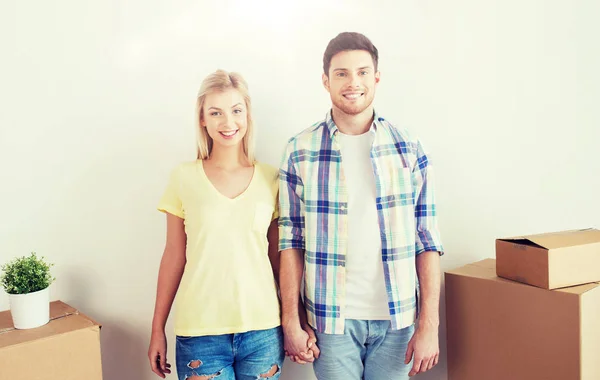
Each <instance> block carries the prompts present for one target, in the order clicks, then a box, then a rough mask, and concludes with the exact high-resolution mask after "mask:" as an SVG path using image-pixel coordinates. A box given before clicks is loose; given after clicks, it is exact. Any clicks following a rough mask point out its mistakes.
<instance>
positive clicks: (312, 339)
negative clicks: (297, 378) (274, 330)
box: [286, 323, 321, 364]
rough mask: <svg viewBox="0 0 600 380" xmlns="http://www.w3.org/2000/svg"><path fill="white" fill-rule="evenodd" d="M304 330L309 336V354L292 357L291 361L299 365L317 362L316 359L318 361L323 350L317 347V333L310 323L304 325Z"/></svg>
mask: <svg viewBox="0 0 600 380" xmlns="http://www.w3.org/2000/svg"><path fill="white" fill-rule="evenodd" d="M302 329H303V330H304V331H305V332H306V333H307V334H308V341H307V347H308V352H307V353H306V354H305V353H300V354H299V355H298V356H291V357H290V359H291V360H292V361H293V362H294V363H298V364H306V363H312V362H314V361H315V359H318V358H319V355H320V354H321V350H320V349H319V347H318V346H317V336H316V335H315V331H314V330H313V329H312V327H310V325H309V324H308V323H306V324H304V326H303V327H302ZM286 355H287V352H286Z"/></svg>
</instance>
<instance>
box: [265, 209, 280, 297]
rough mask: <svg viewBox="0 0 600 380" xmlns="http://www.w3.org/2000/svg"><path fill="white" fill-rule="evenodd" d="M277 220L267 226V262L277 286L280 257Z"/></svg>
mask: <svg viewBox="0 0 600 380" xmlns="http://www.w3.org/2000/svg"><path fill="white" fill-rule="evenodd" d="M277 224H278V219H274V220H273V221H272V222H271V224H270V225H269V230H268V231H267V241H268V242H269V261H271V268H272V269H273V277H274V278H275V283H276V284H277V285H278V286H279V272H280V263H281V261H280V260H281V258H280V257H281V255H280V254H279V248H278V245H279V228H278V226H277Z"/></svg>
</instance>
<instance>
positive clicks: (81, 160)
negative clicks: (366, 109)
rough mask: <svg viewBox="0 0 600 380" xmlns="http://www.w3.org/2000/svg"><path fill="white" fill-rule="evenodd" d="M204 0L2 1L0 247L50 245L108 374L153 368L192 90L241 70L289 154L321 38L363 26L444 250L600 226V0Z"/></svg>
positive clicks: (307, 120) (463, 252)
mask: <svg viewBox="0 0 600 380" xmlns="http://www.w3.org/2000/svg"><path fill="white" fill-rule="evenodd" d="M200 3H201V2H198V1H185V2H184V1H180V2H163V1H148V0H130V1H117V0H112V1H94V2H91V1H87V2H85V1H75V0H63V1H60V2H48V1H42V0H28V1H22V0H20V1H16V0H12V1H11V0H9V1H4V2H2V3H1V5H0V46H1V50H0V54H1V57H0V58H1V59H0V104H1V108H0V180H1V185H0V199H2V201H3V202H2V203H3V204H2V211H3V217H2V219H1V220H2V221H1V222H0V223H1V229H0V255H1V260H0V262H5V261H6V260H8V259H10V258H12V257H15V256H21V255H24V254H27V253H28V252H30V251H33V250H35V251H37V252H38V253H39V254H42V255H45V256H46V257H47V258H49V259H50V260H51V261H53V262H55V263H56V266H55V271H54V273H55V275H56V277H57V278H58V280H57V282H56V283H55V285H53V287H52V298H53V299H62V300H63V301H65V302H67V303H70V304H72V305H74V306H76V307H78V308H80V309H81V310H82V311H84V312H85V313H88V314H90V315H91V316H93V317H94V318H96V319H97V320H98V321H100V322H102V323H103V325H104V327H103V330H102V346H103V361H104V371H105V378H106V379H108V380H113V379H114V380H119V379H145V380H149V379H153V378H154V376H153V375H152V373H151V372H150V370H149V368H148V364H147V359H146V350H147V344H148V338H149V332H150V321H151V317H152V310H153V302H154V293H155V284H156V275H157V270H158V265H159V259H160V256H161V253H162V248H163V243H164V235H165V232H164V230H165V221H164V216H163V215H162V214H160V213H158V212H157V211H155V206H156V203H157V201H158V198H159V196H160V194H161V192H162V190H163V188H164V186H165V183H166V180H167V175H168V172H169V170H170V169H171V168H172V167H173V166H174V165H176V164H177V163H178V162H180V161H182V160H188V159H192V158H194V153H195V151H194V132H193V116H194V101H195V95H196V92H197V90H198V87H199V84H200V81H201V79H202V78H203V77H204V76H205V75H206V74H208V73H209V72H212V71H214V70H215V69H217V68H224V69H227V70H236V71H239V72H241V73H242V74H243V75H244V76H245V77H246V78H247V80H248V82H249V83H250V89H251V92H252V95H253V101H254V112H255V116H256V121H257V125H258V128H259V133H258V134H259V136H258V156H259V159H262V160H264V161H266V162H268V163H271V164H274V165H277V164H278V163H279V159H280V155H281V153H282V148H283V145H284V143H285V141H286V140H287V139H288V138H289V137H290V136H292V135H293V134H295V133H296V132H298V131H300V130H301V129H303V128H305V127H307V126H309V125H310V124H311V123H313V122H314V121H317V120H318V119H320V118H321V117H323V116H324V114H325V112H326V111H327V109H328V106H329V101H328V97H327V94H326V92H325V90H324V89H323V88H322V86H321V84H320V74H321V59H322V54H323V51H324V49H325V46H326V44H327V42H328V41H329V39H331V38H332V37H334V36H335V35H336V34H337V33H338V32H341V31H345V30H352V31H360V32H363V33H365V34H366V35H367V36H369V37H370V38H371V39H372V40H373V42H374V43H375V44H376V46H377V47H378V48H379V50H380V53H381V59H380V69H381V71H382V82H381V85H380V87H379V90H378V94H377V97H376V107H377V109H378V112H379V113H381V114H382V115H385V116H386V117H387V118H389V119H391V120H393V121H394V122H396V123H397V124H399V125H405V126H408V127H409V128H410V129H412V130H413V131H414V132H416V133H417V134H418V135H420V136H421V138H422V139H423V141H424V142H425V144H426V145H427V146H428V147H429V149H430V150H431V152H432V153H433V156H434V159H435V162H436V164H437V173H438V183H437V194H438V200H439V212H440V224H441V229H442V233H443V237H444V241H445V245H446V249H447V254H446V256H445V257H444V258H443V269H450V268H453V267H456V266H459V265H463V264H466V263H468V262H471V261H474V260H479V259H482V258H485V257H493V255H494V251H493V243H494V238H496V237H500V236H509V235H515V234H525V233H534V232H542V231H551V230H560V229H570V228H579V227H588V226H596V227H600V226H599V223H598V221H599V217H598V215H599V214H600V201H598V194H599V193H600V180H599V175H598V174H599V173H600V153H599V151H600V149H599V147H598V141H600V132H599V126H600V110H598V108H597V107H594V106H597V103H598V100H599V99H600V75H599V74H598V70H597V68H598V67H600V54H599V52H598V46H599V45H598V43H597V36H598V35H599V34H600V27H599V26H597V24H596V23H595V21H596V18H597V17H596V16H597V15H598V14H600V6H599V2H597V1H594V0H588V1H584V0H578V1H558V0H555V1H549V0H544V1H542V0H537V1H536V0H519V1H517V0H509V1H506V0H504V1H494V2H490V1H485V2H483V1H469V0H458V1H452V2H450V1H442V0H435V1H434V0H429V1H427V0H425V1H424V0H420V1H416V0H414V1H401V2H400V1H374V2H371V3H370V5H367V4H368V2H366V1H363V2H360V3H354V2H348V1H342V0H333V1H331V0H330V1H324V0H321V1H319V0H304V1H294V2H290V1H288V2H276V1H270V0H254V1H244V0H232V1H229V2H227V3H224V2H217V1H213V2H212V4H207V3H208V2H202V3H206V4H200ZM216 4H219V5H216ZM210 35H212V37H211V36H210ZM7 307H8V301H7V297H6V295H4V294H2V295H0V309H6V308H7ZM444 307H445V305H444V303H442V310H443V308H444ZM443 318H444V313H443V311H442V326H441V348H442V360H441V362H440V364H439V365H438V367H436V368H435V370H433V371H432V372H431V373H429V374H426V375H423V376H420V378H422V379H445V378H446V361H445V357H446V356H445V339H444V336H445V324H444V319H443ZM171 327H172V325H171V324H169V328H171ZM170 342H173V336H172V334H171V335H170ZM169 353H170V356H171V360H172V355H173V349H171V350H170V352H169ZM399 360H400V358H399ZM284 372H285V373H284V375H283V376H282V379H284V380H304V379H309V380H310V379H314V377H313V375H312V371H311V369H310V368H309V367H301V366H298V365H295V364H293V363H288V364H286V366H285V368H284ZM171 377H172V378H174V376H171Z"/></svg>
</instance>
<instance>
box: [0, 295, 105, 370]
mask: <svg viewBox="0 0 600 380" xmlns="http://www.w3.org/2000/svg"><path fill="white" fill-rule="evenodd" d="M76 379H77V380H80V379H86V380H102V363H101V356H100V324H98V323H97V322H95V321H94V320H92V319H91V318H89V317H88V316H86V315H84V314H82V313H80V312H79V311H77V310H76V309H74V308H72V307H71V306H69V305H67V304H65V303H63V302H61V301H53V302H51V303H50V322H48V324H46V325H44V326H41V327H37V328H34V329H27V330H17V329H15V328H14V326H13V323H12V317H11V315H10V311H3V312H0V380H76Z"/></svg>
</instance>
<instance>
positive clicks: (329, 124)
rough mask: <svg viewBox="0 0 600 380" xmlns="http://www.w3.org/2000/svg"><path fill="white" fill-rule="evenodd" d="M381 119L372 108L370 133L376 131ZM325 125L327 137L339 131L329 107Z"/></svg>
mask: <svg viewBox="0 0 600 380" xmlns="http://www.w3.org/2000/svg"><path fill="white" fill-rule="evenodd" d="M381 120H383V119H381V118H380V117H379V115H377V111H375V110H374V111H373V123H372V124H371V128H369V131H370V132H371V133H376V132H377V129H379V127H380V126H381ZM325 125H326V126H327V130H328V131H329V137H331V138H332V139H333V136H335V134H336V133H337V132H338V131H339V129H338V127H337V125H335V123H334V121H333V116H332V110H331V109H330V110H329V111H328V112H327V115H325Z"/></svg>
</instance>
